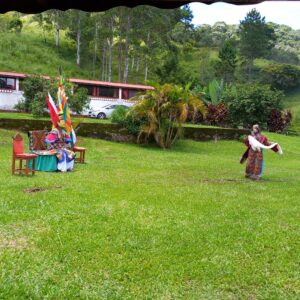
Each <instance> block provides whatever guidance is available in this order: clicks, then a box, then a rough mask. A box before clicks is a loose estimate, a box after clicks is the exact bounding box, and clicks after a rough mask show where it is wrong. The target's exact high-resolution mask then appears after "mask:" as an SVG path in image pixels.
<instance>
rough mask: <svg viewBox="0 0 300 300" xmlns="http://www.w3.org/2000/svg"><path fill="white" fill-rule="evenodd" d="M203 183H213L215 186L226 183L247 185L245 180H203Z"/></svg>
mask: <svg viewBox="0 0 300 300" xmlns="http://www.w3.org/2000/svg"><path fill="white" fill-rule="evenodd" d="M201 182H203V183H213V184H225V183H246V182H248V181H246V180H245V179H244V180H243V179H204V180H201Z"/></svg>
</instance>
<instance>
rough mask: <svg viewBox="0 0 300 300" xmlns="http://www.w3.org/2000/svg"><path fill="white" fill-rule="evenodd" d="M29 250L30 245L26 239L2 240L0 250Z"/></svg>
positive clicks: (0, 240)
mask: <svg viewBox="0 0 300 300" xmlns="http://www.w3.org/2000/svg"><path fill="white" fill-rule="evenodd" d="M27 248H29V243H28V240H27V239H26V238H24V237H21V238H17V239H5V238H4V239H2V238H1V239H0V249H14V250H25V249H27Z"/></svg>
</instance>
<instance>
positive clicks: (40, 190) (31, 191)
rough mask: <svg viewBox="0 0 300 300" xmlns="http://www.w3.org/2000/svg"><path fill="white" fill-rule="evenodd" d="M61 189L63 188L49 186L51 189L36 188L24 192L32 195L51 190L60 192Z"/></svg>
mask: <svg viewBox="0 0 300 300" xmlns="http://www.w3.org/2000/svg"><path fill="white" fill-rule="evenodd" d="M61 188H62V186H60V185H56V186H49V187H34V188H29V189H24V190H23V192H25V193H29V194H30V193H39V192H45V191H49V190H58V189H61Z"/></svg>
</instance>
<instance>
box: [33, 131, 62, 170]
mask: <svg viewBox="0 0 300 300" xmlns="http://www.w3.org/2000/svg"><path fill="white" fill-rule="evenodd" d="M47 134H48V131H47V130H34V131H29V132H28V137H29V151H30V153H34V154H37V155H38V156H37V158H36V162H35V169H36V170H37V171H45V172H55V171H57V157H56V153H57V151H56V150H47V148H46V145H45V139H46V136H47ZM30 167H31V166H30Z"/></svg>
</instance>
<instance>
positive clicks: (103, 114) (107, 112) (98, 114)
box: [89, 104, 129, 119]
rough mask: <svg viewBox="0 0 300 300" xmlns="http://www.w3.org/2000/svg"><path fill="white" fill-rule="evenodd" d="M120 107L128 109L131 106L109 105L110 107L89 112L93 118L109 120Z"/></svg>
mask: <svg viewBox="0 0 300 300" xmlns="http://www.w3.org/2000/svg"><path fill="white" fill-rule="evenodd" d="M119 106H122V107H124V108H126V109H127V108H129V106H127V105H123V104H109V105H106V106H104V107H101V108H96V109H92V110H90V111H89V116H90V117H91V118H97V119H107V118H110V117H111V115H112V113H113V112H114V110H115V109H116V108H117V107H119Z"/></svg>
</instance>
